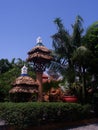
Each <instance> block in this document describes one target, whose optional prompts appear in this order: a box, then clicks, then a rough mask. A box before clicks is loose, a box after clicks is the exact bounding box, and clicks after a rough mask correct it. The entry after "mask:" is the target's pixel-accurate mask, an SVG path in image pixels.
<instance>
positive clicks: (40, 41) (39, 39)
mask: <svg viewBox="0 0 98 130" xmlns="http://www.w3.org/2000/svg"><path fill="white" fill-rule="evenodd" d="M36 43H37V44H36V46H44V45H43V43H42V38H41V37H40V36H39V37H38V38H37V39H36Z"/></svg>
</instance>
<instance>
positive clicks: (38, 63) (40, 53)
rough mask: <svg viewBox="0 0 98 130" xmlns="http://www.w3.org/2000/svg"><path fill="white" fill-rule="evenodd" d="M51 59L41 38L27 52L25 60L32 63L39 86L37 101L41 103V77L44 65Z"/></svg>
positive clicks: (49, 52)
mask: <svg viewBox="0 0 98 130" xmlns="http://www.w3.org/2000/svg"><path fill="white" fill-rule="evenodd" d="M52 59H53V57H52V56H51V51H50V50H49V49H47V48H46V47H45V46H44V45H43V43H42V39H41V37H38V38H37V44H36V46H35V47H34V48H32V49H31V50H30V51H29V52H28V58H27V61H28V62H32V63H33V68H34V70H35V72H36V80H37V82H38V84H39V87H38V101H43V87H42V75H43V72H44V71H45V69H46V64H47V63H49V62H50V61H51V60H52Z"/></svg>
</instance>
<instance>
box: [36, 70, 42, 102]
mask: <svg viewBox="0 0 98 130" xmlns="http://www.w3.org/2000/svg"><path fill="white" fill-rule="evenodd" d="M42 74H43V73H42V72H36V80H37V82H38V85H39V87H38V101H39V102H42V101H43V85H42Z"/></svg>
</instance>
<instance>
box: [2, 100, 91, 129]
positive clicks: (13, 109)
mask: <svg viewBox="0 0 98 130" xmlns="http://www.w3.org/2000/svg"><path fill="white" fill-rule="evenodd" d="M89 115H90V106H89V105H84V106H83V105H80V104H77V103H62V102H53V103H46V102H43V103H38V102H32V103H31V102H28V103H0V118H1V119H3V120H5V121H6V123H7V124H8V125H12V126H17V127H21V128H24V127H29V126H34V125H41V124H43V123H46V124H47V123H49V122H58V121H59V122H60V121H61V122H62V121H75V120H81V119H85V118H88V117H89Z"/></svg>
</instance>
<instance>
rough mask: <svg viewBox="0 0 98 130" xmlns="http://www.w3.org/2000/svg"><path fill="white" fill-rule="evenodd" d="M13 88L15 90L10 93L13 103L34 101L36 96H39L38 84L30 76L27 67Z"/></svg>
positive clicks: (22, 70) (23, 68)
mask: <svg viewBox="0 0 98 130" xmlns="http://www.w3.org/2000/svg"><path fill="white" fill-rule="evenodd" d="M12 86H13V88H12V89H11V90H10V91H9V93H10V96H11V100H12V101H16V102H21V101H22V102H26V101H33V100H34V99H33V98H34V95H35V94H36V95H38V83H37V82H36V81H35V80H34V79H32V78H31V77H30V76H28V74H27V67H26V66H25V65H24V66H23V67H22V69H21V75H20V76H19V77H18V78H16V80H15V81H14V82H13V83H12ZM36 100H37V99H36Z"/></svg>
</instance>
